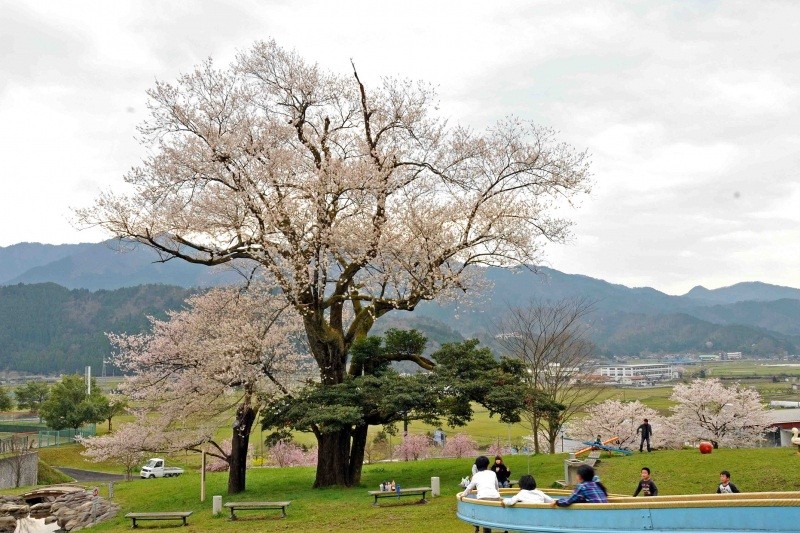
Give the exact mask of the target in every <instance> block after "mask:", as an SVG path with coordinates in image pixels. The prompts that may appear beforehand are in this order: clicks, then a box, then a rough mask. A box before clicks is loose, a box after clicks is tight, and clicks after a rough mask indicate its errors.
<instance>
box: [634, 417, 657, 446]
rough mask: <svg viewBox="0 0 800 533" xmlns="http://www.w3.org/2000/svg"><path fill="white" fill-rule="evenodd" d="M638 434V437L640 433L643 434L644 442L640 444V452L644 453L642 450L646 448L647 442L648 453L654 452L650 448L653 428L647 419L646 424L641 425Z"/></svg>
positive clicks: (637, 430)
mask: <svg viewBox="0 0 800 533" xmlns="http://www.w3.org/2000/svg"><path fill="white" fill-rule="evenodd" d="M636 433H637V435H638V434H639V433H641V434H642V441H641V442H640V443H639V451H640V452H641V451H642V448H643V447H644V443H645V441H647V451H648V453H649V452H650V451H652V450H651V448H650V436H651V435H652V434H653V426H651V425H650V422H648V421H647V419H646V418H645V419H644V424H641V425H640V426H639V427H638V428H637V429H636Z"/></svg>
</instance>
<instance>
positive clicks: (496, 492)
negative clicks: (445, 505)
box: [461, 455, 500, 500]
mask: <svg viewBox="0 0 800 533" xmlns="http://www.w3.org/2000/svg"><path fill="white" fill-rule="evenodd" d="M475 466H476V467H477V469H478V471H477V472H476V473H475V475H474V476H472V479H471V480H470V482H469V485H467V487H466V488H465V489H464V492H463V494H461V499H462V500H463V499H464V496H468V495H469V494H470V492H472V489H477V491H478V493H477V494H476V497H477V498H478V499H479V500H500V484H499V483H498V482H497V475H496V474H495V473H494V472H492V471H491V470H487V468H488V466H489V458H488V457H486V456H485V455H481V456H480V457H478V458H477V459H475Z"/></svg>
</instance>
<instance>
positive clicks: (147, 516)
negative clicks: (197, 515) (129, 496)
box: [125, 511, 192, 527]
mask: <svg viewBox="0 0 800 533" xmlns="http://www.w3.org/2000/svg"><path fill="white" fill-rule="evenodd" d="M191 515H192V511H174V512H164V513H128V514H126V515H125V518H130V519H131V520H133V527H136V521H137V520H183V524H182V525H184V526H188V525H189V524H188V523H187V522H186V519H187V518H189V517H190V516H191Z"/></svg>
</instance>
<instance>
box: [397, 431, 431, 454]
mask: <svg viewBox="0 0 800 533" xmlns="http://www.w3.org/2000/svg"><path fill="white" fill-rule="evenodd" d="M430 445H431V443H430V440H429V439H428V437H427V436H425V435H416V434H411V433H409V434H408V435H406V436H405V437H403V441H402V442H401V443H400V444H399V445H397V447H395V449H394V455H395V457H402V459H403V460H404V461H410V460H412V459H413V460H414V461H416V460H417V459H425V458H426V457H428V453H429V450H428V449H429V448H430Z"/></svg>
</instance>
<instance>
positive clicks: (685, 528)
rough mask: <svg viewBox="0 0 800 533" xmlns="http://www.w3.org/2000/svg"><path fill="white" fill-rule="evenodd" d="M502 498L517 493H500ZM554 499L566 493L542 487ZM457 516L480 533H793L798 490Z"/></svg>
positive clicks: (460, 509) (521, 507)
mask: <svg viewBox="0 0 800 533" xmlns="http://www.w3.org/2000/svg"><path fill="white" fill-rule="evenodd" d="M500 492H501V494H502V495H503V496H512V495H513V494H515V493H516V492H517V491H516V489H514V490H505V489H501V490H500ZM546 492H548V493H549V494H550V496H552V497H554V498H559V497H562V496H566V495H568V494H570V492H571V491H559V490H557V489H546ZM456 505H457V508H456V516H457V517H458V518H459V519H460V520H462V521H464V522H466V523H467V524H470V525H472V526H475V528H476V531H477V530H478V528H480V527H483V531H484V532H485V533H491V532H492V531H495V532H497V531H522V532H528V533H641V532H643V531H644V532H647V533H797V531H798V524H800V492H750V493H740V494H692V495H675V496H650V497H647V498H632V497H630V496H613V495H610V496H609V498H608V503H576V504H575V505H572V506H570V507H566V508H555V507H551V506H550V505H548V504H546V503H518V504H517V505H515V506H514V507H503V506H502V503H501V502H499V501H491V500H478V499H475V498H464V500H463V501H456Z"/></svg>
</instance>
